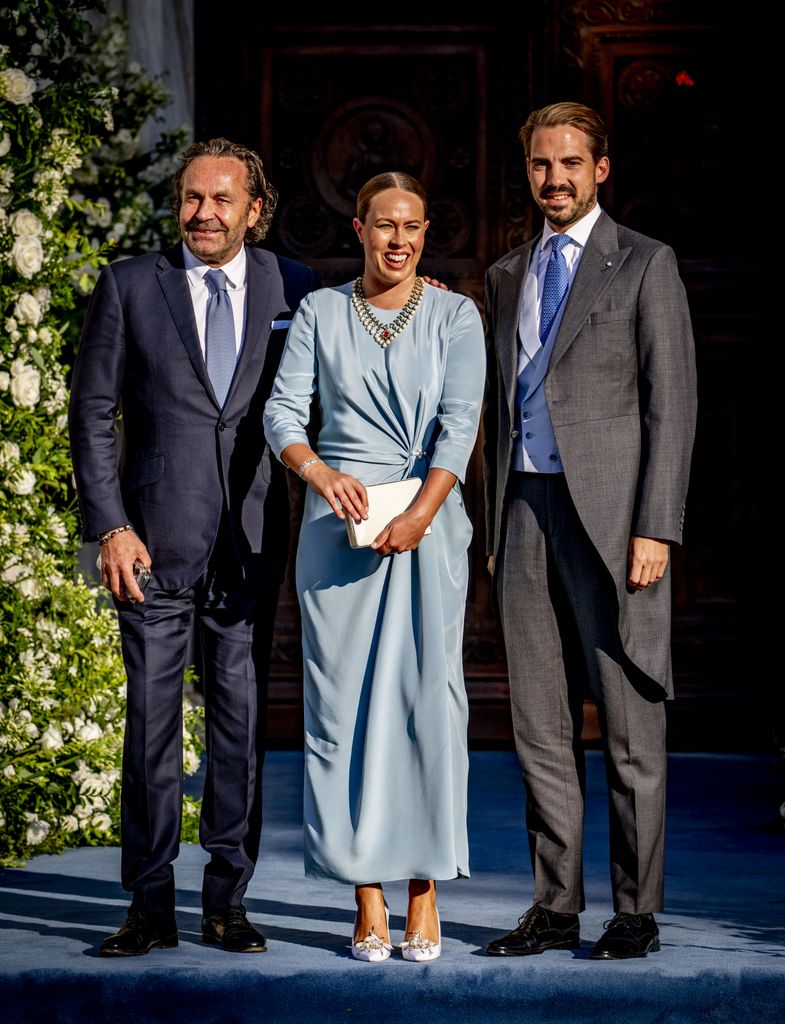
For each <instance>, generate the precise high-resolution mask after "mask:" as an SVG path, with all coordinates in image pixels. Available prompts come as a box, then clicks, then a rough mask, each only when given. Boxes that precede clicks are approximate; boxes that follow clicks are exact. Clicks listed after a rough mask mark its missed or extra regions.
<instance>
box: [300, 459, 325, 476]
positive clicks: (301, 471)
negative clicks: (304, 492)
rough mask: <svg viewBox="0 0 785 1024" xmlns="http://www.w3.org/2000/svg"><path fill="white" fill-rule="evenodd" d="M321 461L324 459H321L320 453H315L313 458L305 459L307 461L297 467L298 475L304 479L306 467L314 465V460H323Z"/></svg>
mask: <svg viewBox="0 0 785 1024" xmlns="http://www.w3.org/2000/svg"><path fill="white" fill-rule="evenodd" d="M321 461H322V460H321V459H320V458H319V456H318V455H314V457H313V458H312V459H306V460H305V462H303V463H301V464H300V465H299V466H298V467H297V475H298V476H299V478H300V479H301V480H302V478H303V473H304V472H305V471H306V469H307V468H308V467H309V466H312V465H313V464H314V462H321Z"/></svg>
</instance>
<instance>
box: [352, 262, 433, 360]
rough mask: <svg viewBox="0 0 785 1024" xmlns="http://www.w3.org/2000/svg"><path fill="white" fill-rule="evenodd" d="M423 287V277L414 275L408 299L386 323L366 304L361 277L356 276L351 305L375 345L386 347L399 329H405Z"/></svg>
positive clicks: (418, 301)
mask: <svg viewBox="0 0 785 1024" xmlns="http://www.w3.org/2000/svg"><path fill="white" fill-rule="evenodd" d="M423 288H424V283H423V279H422V278H421V277H415V279H414V287H413V288H412V293H411V295H410V296H409V301H408V302H407V303H406V305H405V306H404V307H403V309H402V310H401V312H400V313H399V314H398V316H397V317H396V318H395V319H394V320H393V321H392V323H389V324H386V323H384V321H382V320H379V319H378V318H377V317H375V316H374V315H373V312H372V311H371V307H370V305H369V304H368V300H367V299H366V297H365V289H364V288H363V279H362V277H358V278H357V280H356V281H355V282H354V288H353V289H352V305H353V306H354V309H355V312H356V313H357V316H358V317H359V318H360V323H361V324H362V325H363V327H364V328H365V329H366V331H367V332H368V333H369V334H370V336H371V337H372V338H373V340H374V341H375V342H376V344H377V345H379V346H380V347H381V348H387V346H388V345H389V344H390V342H391V341H393V340H394V339H395V338H397V337H398V335H399V334H400V333H401V331H403V330H405V328H406V327H407V326H408V324H409V321H410V320H411V318H412V317H413V316H414V314H415V313H416V311H417V307H418V306H419V304H420V299H421V298H422V293H423Z"/></svg>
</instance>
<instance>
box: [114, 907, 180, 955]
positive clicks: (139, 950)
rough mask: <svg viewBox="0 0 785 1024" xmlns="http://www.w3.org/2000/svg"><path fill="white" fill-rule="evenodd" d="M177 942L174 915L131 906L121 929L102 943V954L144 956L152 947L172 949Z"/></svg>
mask: <svg viewBox="0 0 785 1024" xmlns="http://www.w3.org/2000/svg"><path fill="white" fill-rule="evenodd" d="M177 942H178V940H177V924H176V923H175V920H174V918H173V917H163V916H161V915H159V914H148V913H145V911H143V910H135V909H134V908H133V907H131V909H130V910H129V911H128V917H127V918H126V921H125V924H124V925H123V927H122V928H121V929H120V931H119V932H115V933H114V935H109V936H107V938H105V939H104V940H103V942H102V943H101V956H142V955H143V954H145V953H149V952H150V950H151V949H171V948H172V947H173V946H176V945H177Z"/></svg>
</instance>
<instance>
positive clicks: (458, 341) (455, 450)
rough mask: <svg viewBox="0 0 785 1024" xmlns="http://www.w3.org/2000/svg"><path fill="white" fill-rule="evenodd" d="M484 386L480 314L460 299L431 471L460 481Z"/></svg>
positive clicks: (472, 439)
mask: <svg viewBox="0 0 785 1024" xmlns="http://www.w3.org/2000/svg"><path fill="white" fill-rule="evenodd" d="M484 386H485V340H484V334H483V328H482V321H481V320H480V314H479V313H478V312H477V307H476V306H475V305H474V303H473V302H472V300H471V299H468V298H466V299H464V300H463V302H462V303H461V304H460V306H459V307H458V309H457V311H456V313H455V316H454V317H453V320H452V323H451V324H450V337H449V343H448V349H447V361H446V366H445V373H444V384H443V387H442V396H441V401H440V402H439V423H440V426H441V431H440V433H439V437H438V439H437V441H436V445H435V447H434V453H433V458H432V459H431V468H432V469H446V470H448V472H450V473H454V474H455V476H457V477H458V479H459V480H460V481H461V483H463V482H464V479H465V477H466V467H467V466H468V464H469V459H470V458H471V454H472V451H473V449H474V442H475V441H476V439H477V430H478V427H479V423H480V412H481V409H482V396H483V389H484Z"/></svg>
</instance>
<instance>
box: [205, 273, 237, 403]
mask: <svg viewBox="0 0 785 1024" xmlns="http://www.w3.org/2000/svg"><path fill="white" fill-rule="evenodd" d="M204 279H205V282H206V283H207V287H208V288H209V289H210V298H209V300H208V302H207V337H206V340H205V349H206V353H207V360H206V361H207V373H208V375H209V377H210V382H211V384H212V385H213V391H214V392H215V397H216V398H217V399H218V402H219V403H220V405H221V406H223V404H224V402H225V401H226V396H227V395H228V394H229V385H230V384H231V383H232V377H233V376H234V368H235V366H236V364H237V345H236V342H235V334H234V317H233V316H232V300H231V299H230V298H229V294H228V292H227V291H226V274H225V273H224V272H223V270H208V271H207V273H206V274H205V275H204Z"/></svg>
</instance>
